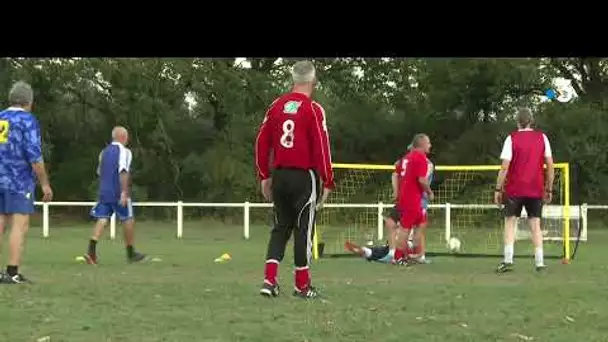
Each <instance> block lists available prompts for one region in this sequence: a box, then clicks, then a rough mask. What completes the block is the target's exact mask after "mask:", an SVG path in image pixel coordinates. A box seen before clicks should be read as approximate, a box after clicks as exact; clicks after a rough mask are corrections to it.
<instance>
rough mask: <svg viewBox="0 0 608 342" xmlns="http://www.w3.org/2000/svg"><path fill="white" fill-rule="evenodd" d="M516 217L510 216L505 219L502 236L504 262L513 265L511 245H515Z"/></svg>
mask: <svg viewBox="0 0 608 342" xmlns="http://www.w3.org/2000/svg"><path fill="white" fill-rule="evenodd" d="M516 222H517V217H515V216H510V217H506V218H505V232H504V233H505V235H504V262H505V263H506V264H512V263H513V254H514V251H513V245H514V244H515V224H516Z"/></svg>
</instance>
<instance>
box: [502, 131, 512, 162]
mask: <svg viewBox="0 0 608 342" xmlns="http://www.w3.org/2000/svg"><path fill="white" fill-rule="evenodd" d="M512 158H513V142H512V141H511V136H510V135H509V136H508V137H507V138H506V139H505V142H504V143H503V144H502V152H501V153H500V159H502V160H508V161H511V159H512Z"/></svg>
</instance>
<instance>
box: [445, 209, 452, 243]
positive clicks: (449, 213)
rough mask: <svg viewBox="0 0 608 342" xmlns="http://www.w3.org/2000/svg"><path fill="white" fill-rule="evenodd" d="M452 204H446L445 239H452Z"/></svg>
mask: <svg viewBox="0 0 608 342" xmlns="http://www.w3.org/2000/svg"><path fill="white" fill-rule="evenodd" d="M451 225H452V205H451V204H450V203H446V204H445V241H446V243H447V242H448V241H450V238H451V237H452V226H451Z"/></svg>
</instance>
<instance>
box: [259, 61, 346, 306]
mask: <svg viewBox="0 0 608 342" xmlns="http://www.w3.org/2000/svg"><path fill="white" fill-rule="evenodd" d="M292 78H293V83H294V86H293V89H292V91H291V92H290V93H287V94H285V95H283V96H281V97H279V98H278V99H276V100H275V101H274V102H273V103H272V105H271V106H270V108H269V109H268V111H267V112H266V116H265V117H264V121H263V122H262V125H261V127H260V131H259V133H258V137H257V139H256V144H255V145H256V146H255V163H256V169H257V173H258V177H259V178H260V180H261V187H262V194H263V195H264V197H265V198H266V199H267V200H268V201H274V213H275V225H274V228H273V229H272V232H271V233H270V241H269V243H268V251H267V254H266V266H265V270H264V284H263V286H262V288H261V290H260V293H261V294H262V295H264V296H268V297H275V296H277V295H278V294H279V286H278V283H277V272H278V267H279V263H280V262H281V261H282V260H283V257H284V254H285V247H286V245H287V241H288V240H289V238H290V236H291V233H292V231H294V229H295V231H294V262H295V268H296V269H295V291H294V295H295V296H297V297H301V298H315V297H316V296H317V290H316V289H315V288H314V287H313V286H311V281H310V274H309V269H308V268H309V265H310V261H311V259H312V241H313V236H312V235H313V227H314V222H315V212H316V209H318V208H320V206H321V205H322V204H323V203H324V202H325V201H326V200H327V196H328V195H329V192H330V191H331V190H332V189H333V188H334V176H333V170H332V166H331V151H330V148H329V134H328V132H327V125H326V123H325V111H324V110H323V107H321V105H320V104H318V103H316V102H315V101H313V100H312V99H311V95H312V92H313V90H314V88H315V85H316V80H317V79H316V74H315V68H314V66H313V64H312V63H310V62H308V61H303V62H298V63H296V64H295V65H294V66H293V69H292ZM271 151H272V154H273V168H274V171H273V173H272V180H271V174H270V170H269V161H270V153H271ZM319 175H320V178H321V180H322V181H323V187H324V188H323V195H322V198H321V199H320V200H319V201H318V202H317V199H318V198H319V192H320V191H319Z"/></svg>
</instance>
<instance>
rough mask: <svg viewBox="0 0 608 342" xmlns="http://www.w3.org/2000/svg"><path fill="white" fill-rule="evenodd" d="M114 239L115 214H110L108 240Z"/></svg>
mask: <svg viewBox="0 0 608 342" xmlns="http://www.w3.org/2000/svg"><path fill="white" fill-rule="evenodd" d="M115 238H116V214H112V216H111V217H110V239H112V240H114V239H115Z"/></svg>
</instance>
